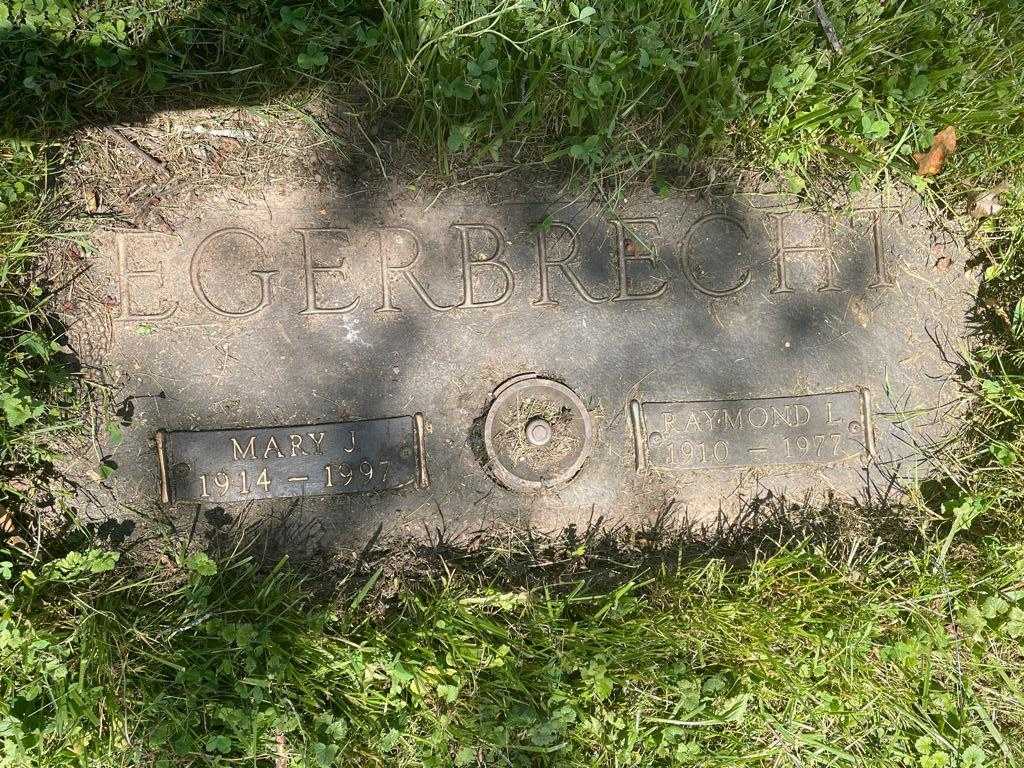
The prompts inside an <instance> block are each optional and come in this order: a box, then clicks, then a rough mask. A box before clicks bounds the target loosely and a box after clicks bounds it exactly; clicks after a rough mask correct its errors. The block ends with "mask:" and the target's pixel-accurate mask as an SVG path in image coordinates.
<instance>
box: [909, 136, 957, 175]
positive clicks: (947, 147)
mask: <svg viewBox="0 0 1024 768" xmlns="http://www.w3.org/2000/svg"><path fill="white" fill-rule="evenodd" d="M955 151H956V129H955V128H954V127H953V126H952V125H950V126H947V127H945V128H943V129H942V130H941V131H939V132H938V133H936V134H935V138H934V139H933V140H932V148H931V149H929V150H928V151H927V152H915V153H914V155H913V157H914V162H915V163H917V173H918V175H920V176H934V175H935V174H937V173H938V172H939V171H941V170H942V165H943V163H945V162H946V158H947V157H949V156H950V155H951V154H953V153H954V152H955Z"/></svg>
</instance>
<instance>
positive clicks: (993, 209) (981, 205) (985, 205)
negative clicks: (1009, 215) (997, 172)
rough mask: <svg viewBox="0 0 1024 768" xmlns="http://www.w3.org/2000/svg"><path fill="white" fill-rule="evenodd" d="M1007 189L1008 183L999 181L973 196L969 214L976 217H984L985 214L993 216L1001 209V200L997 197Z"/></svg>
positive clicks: (1008, 187)
mask: <svg viewBox="0 0 1024 768" xmlns="http://www.w3.org/2000/svg"><path fill="white" fill-rule="evenodd" d="M1009 191H1010V185H1009V183H1008V182H1006V181H1001V182H999V183H998V184H996V185H995V186H994V187H992V189H989V190H986V191H985V192H982V193H981V194H980V195H978V196H977V197H976V198H974V203H973V205H971V216H973V217H974V218H976V219H984V218H985V217H986V216H995V215H996V214H997V213H999V212H1000V211H1001V210H1003V201H1002V200H1000V199H999V198H1000V196H1002V195H1004V194H1006V193H1007V192H1009Z"/></svg>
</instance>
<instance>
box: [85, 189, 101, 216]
mask: <svg viewBox="0 0 1024 768" xmlns="http://www.w3.org/2000/svg"><path fill="white" fill-rule="evenodd" d="M82 199H83V200H84V201H85V210H86V211H88V212H89V213H96V211H98V210H99V209H100V193H99V192H97V191H96V190H95V189H93V188H92V187H85V188H83V189H82Z"/></svg>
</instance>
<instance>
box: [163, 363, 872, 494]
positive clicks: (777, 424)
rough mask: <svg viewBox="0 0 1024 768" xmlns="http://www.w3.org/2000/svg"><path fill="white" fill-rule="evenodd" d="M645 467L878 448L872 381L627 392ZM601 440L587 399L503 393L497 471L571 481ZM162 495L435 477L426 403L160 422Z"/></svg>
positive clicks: (546, 390)
mask: <svg viewBox="0 0 1024 768" xmlns="http://www.w3.org/2000/svg"><path fill="white" fill-rule="evenodd" d="M628 415H629V420H630V424H631V427H632V438H633V442H634V455H635V459H636V471H637V472H642V471H645V470H647V469H654V470H659V471H669V472H671V471H686V470H701V469H722V468H728V467H753V466H770V465H779V464H783V465H785V464H833V463H840V462H844V461H847V460H850V459H855V458H858V457H862V456H865V455H867V456H870V455H873V454H874V437H873V427H872V416H871V401H870V397H869V394H868V392H867V390H855V391H848V392H834V393H828V394H813V395H796V396H790V397H773V398H760V399H750V400H721V401H691V402H686V401H674V402H643V403H641V402H640V401H637V400H633V401H631V402H630V403H629V407H628ZM594 439H595V435H594V431H593V427H592V420H591V415H590V413H589V412H588V410H587V407H586V405H585V404H584V402H583V400H582V399H580V397H579V396H578V395H577V394H576V393H575V392H574V391H573V390H571V389H570V388H568V387H567V386H565V385H564V384H562V383H560V382H557V381H554V380H552V379H546V378H542V377H539V376H537V375H536V374H524V375H521V376H517V377H514V378H513V379H510V380H509V381H508V382H506V383H505V384H503V385H502V386H501V387H499V388H498V389H497V390H496V391H495V393H494V400H493V403H492V405H491V407H490V409H489V411H488V414H487V418H486V425H485V430H484V440H485V444H486V449H487V456H488V458H487V463H488V466H489V469H490V470H491V472H492V473H493V475H494V478H495V479H496V480H497V481H498V482H499V483H501V484H502V485H504V486H505V487H507V488H509V489H511V490H514V491H520V492H537V491H542V490H544V489H547V488H552V487H554V486H556V485H561V484H565V483H568V482H571V481H572V480H573V478H574V477H575V475H576V474H577V473H578V472H579V471H580V469H581V467H582V466H583V464H584V463H585V462H586V460H587V457H588V455H589V454H590V452H591V450H592V448H593V442H594ZM156 444H157V457H158V460H159V470H160V481H161V497H162V501H163V502H164V503H171V502H178V501H198V502H209V503H226V502H243V501H250V500H255V499H267V498H286V497H293V496H324V495H335V494H350V493H365V492H372V491H386V490H395V489H399V488H403V487H406V486H410V485H413V484H415V485H416V486H418V487H420V488H426V487H427V486H428V485H429V476H428V472H427V455H426V443H425V424H424V419H423V416H422V415H421V414H416V415H415V416H397V417H392V418H384V419H370V420H366V421H352V422H341V423H334V424H320V425H313V426H302V427H278V428H258V429H237V430H231V429H226V430H210V431H195V432H186V431H180V432H165V431H163V430H161V431H159V432H157V435H156Z"/></svg>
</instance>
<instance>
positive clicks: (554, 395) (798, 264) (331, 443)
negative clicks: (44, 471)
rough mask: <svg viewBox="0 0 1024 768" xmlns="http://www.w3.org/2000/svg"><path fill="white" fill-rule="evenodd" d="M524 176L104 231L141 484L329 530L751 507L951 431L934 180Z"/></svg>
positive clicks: (962, 302)
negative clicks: (703, 183)
mask: <svg viewBox="0 0 1024 768" xmlns="http://www.w3.org/2000/svg"><path fill="white" fill-rule="evenodd" d="M522 188H526V189H528V190H529V187H528V185H527V186H526V187H524V186H523V184H521V183H518V184H512V183H511V182H510V183H508V184H507V185H506V184H499V185H498V186H490V187H487V188H479V189H468V188H467V189H462V190H459V191H456V192H451V193H448V194H446V195H442V196H440V197H439V198H438V199H436V200H435V201H434V202H432V203H431V200H430V199H429V198H421V197H418V196H416V195H415V194H412V193H409V192H401V191H400V192H397V193H395V194H393V195H390V196H388V195H383V196H382V195H375V196H370V195H365V194H358V193H354V192H353V191H352V190H345V189H336V190H328V191H325V190H323V189H318V190H308V189H298V190H292V191H280V190H276V189H268V190H267V192H266V196H265V199H261V200H256V201H247V202H236V201H232V200H229V199H227V198H220V199H217V200H206V201H197V202H196V204H195V205H194V206H193V207H191V208H190V209H189V210H187V211H165V212H162V216H163V220H164V222H165V224H166V226H164V225H162V226H161V229H160V230H147V231H141V230H130V229H123V230H118V229H113V228H111V229H106V230H103V231H101V232H99V233H97V234H96V236H95V238H94V244H95V249H94V252H93V253H92V255H91V260H92V265H93V272H94V274H95V277H96V279H97V280H98V281H99V282H98V290H99V292H100V293H107V294H109V295H110V296H111V297H113V298H114V301H112V302H110V303H111V304H112V306H111V308H110V309H109V310H106V311H105V312H99V313H97V312H91V313H90V315H89V316H88V317H83V318H81V322H80V324H79V326H78V327H76V328H75V329H74V330H75V337H76V338H77V339H78V340H79V342H80V346H81V348H83V349H88V350H94V351H95V355H94V357H93V359H92V362H94V363H97V364H102V365H103V366H104V367H105V369H106V370H108V371H110V372H112V373H113V374H114V378H115V379H116V380H117V383H118V385H119V387H120V391H121V392H122V393H123V396H126V397H127V396H131V397H133V400H132V403H133V405H134V419H133V421H132V423H131V424H130V426H129V427H127V428H126V430H125V440H124V442H123V444H122V445H121V446H120V447H119V448H118V449H117V450H116V453H115V455H114V457H113V458H114V460H115V461H116V462H117V464H118V471H117V473H116V475H115V478H114V480H113V488H114V491H115V495H116V496H117V498H118V499H119V501H120V502H121V503H124V504H126V505H128V506H130V507H131V508H132V509H136V510H138V509H140V508H145V507H146V506H147V505H149V506H154V507H155V506H158V505H161V506H162V507H163V509H164V511H165V512H167V511H169V512H170V513H171V514H172V515H173V514H180V515H181V516H182V517H183V518H188V517H191V516H192V515H193V514H194V513H195V506H194V504H195V503H199V504H202V505H211V506H222V507H225V508H226V509H228V508H233V505H237V504H239V503H248V504H253V505H257V506H258V505H269V508H273V507H274V505H277V506H278V507H281V506H282V505H289V506H291V505H295V504H298V505H299V510H300V513H301V514H302V515H304V516H306V517H307V519H308V520H310V521H312V522H313V523H314V524H315V526H316V536H317V538H318V540H320V541H322V542H323V543H325V544H336V543H346V542H359V541H361V540H364V539H365V538H366V537H367V536H368V535H370V533H372V531H374V530H375V529H376V528H377V526H378V525H383V527H384V530H386V531H388V532H391V533H401V532H415V531H419V530H422V529H423V527H424V526H427V527H429V528H431V529H434V528H437V527H443V528H445V529H448V530H469V529H472V528H475V527H477V526H481V525H487V524H488V523H490V522H492V521H495V520H502V521H507V522H511V523H515V524H522V523H526V522H528V521H531V522H533V523H535V524H537V525H539V526H542V527H547V528H553V527H557V526H561V525H565V524H569V523H580V522H585V521H586V520H588V519H593V518H597V517H599V516H604V517H605V518H614V519H645V518H649V517H651V516H654V515H656V514H658V513H660V512H661V511H663V510H664V509H665V508H666V507H667V506H669V505H673V506H674V507H675V508H676V509H677V510H680V511H684V512H686V513H687V514H689V515H690V516H703V515H708V514H719V513H722V514H725V515H729V514H732V513H734V512H738V511H739V510H740V509H742V507H743V505H744V504H746V503H749V502H750V501H751V500H754V499H757V498H763V497H765V496H766V495H769V494H772V495H775V496H784V497H786V498H789V499H792V500H794V501H804V500H808V501H812V502H813V501H820V500H822V499H823V498H825V497H827V496H837V497H839V498H842V499H849V500H851V501H863V500H864V499H865V498H867V497H869V496H871V495H872V494H874V493H875V492H876V491H877V490H878V489H879V488H881V489H882V490H883V491H884V490H885V489H886V488H888V487H889V484H888V483H889V480H890V478H891V477H893V476H895V475H898V474H900V473H902V474H904V475H906V474H908V473H912V472H913V471H914V459H915V456H916V455H917V451H916V449H915V442H916V441H918V440H921V439H925V438H927V437H928V436H929V435H932V436H933V435H934V434H935V433H936V431H937V430H938V431H941V424H937V423H936V422H937V417H936V415H935V411H934V410H929V409H934V408H935V407H936V406H939V405H940V404H942V403H943V402H944V401H946V400H948V399H949V398H950V397H951V396H952V394H953V393H952V390H950V391H948V392H947V391H946V388H948V387H949V386H950V385H949V384H947V383H946V381H947V379H948V375H949V370H948V366H947V365H946V363H944V362H943V349H942V347H943V346H944V345H947V346H948V345H949V344H955V343H956V342H957V340H958V339H959V338H960V337H961V336H962V328H963V322H964V313H965V309H966V307H967V306H968V305H969V303H970V300H971V299H970V293H971V291H972V288H973V285H972V283H971V281H970V279H968V278H966V277H965V276H964V274H963V272H962V271H961V270H958V269H949V270H946V271H941V270H939V269H937V268H935V267H934V266H932V265H933V264H934V263H935V260H936V259H935V251H934V250H933V247H932V242H931V240H930V235H929V230H928V227H927V225H926V223H925V218H924V216H923V214H922V212H921V211H920V209H919V208H917V207H916V206H914V205H913V204H910V205H900V204H893V203H888V202H887V203H877V202H868V203H864V204H862V205H857V206H853V207H851V208H848V209H845V210H844V211H842V212H840V213H839V214H830V215H823V214H820V213H813V212H808V211H805V210H802V209H800V208H797V207H794V206H792V205H789V204H786V201H785V199H783V198H781V197H777V196H764V195H737V196H732V197H726V198H714V199H698V198H695V197H683V196H676V197H668V198H660V197H656V196H649V197H643V198H638V199H630V200H629V202H628V203H624V204H623V205H622V206H620V207H618V208H616V209H615V210H613V211H609V210H607V209H606V208H605V207H603V206H602V205H600V204H597V203H593V202H588V201H585V200H579V199H576V200H566V199H563V198H561V197H559V196H558V195H557V194H554V193H547V192H545V191H544V190H543V189H532V190H529V191H528V192H526V193H521V192H519V191H518V190H519V189H522ZM190 432H195V433H196V434H188V433H190ZM158 433H159V439H158ZM296 478H298V479H296ZM260 499H262V501H260Z"/></svg>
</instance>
